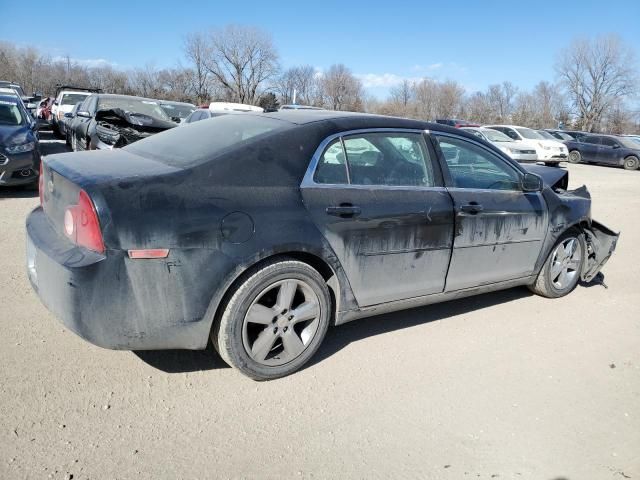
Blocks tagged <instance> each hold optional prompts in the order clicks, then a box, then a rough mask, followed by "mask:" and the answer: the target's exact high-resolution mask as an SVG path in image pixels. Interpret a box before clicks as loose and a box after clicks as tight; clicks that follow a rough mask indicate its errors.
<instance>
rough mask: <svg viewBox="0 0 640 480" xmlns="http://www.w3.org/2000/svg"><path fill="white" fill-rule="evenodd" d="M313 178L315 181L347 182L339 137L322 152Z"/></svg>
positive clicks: (329, 182) (345, 166)
mask: <svg viewBox="0 0 640 480" xmlns="http://www.w3.org/2000/svg"><path fill="white" fill-rule="evenodd" d="M313 179H314V181H315V182H316V183H327V184H345V183H349V177H348V176H347V164H346V161H345V155H344V151H343V150H342V143H341V142H340V139H339V138H338V139H337V140H334V141H333V142H331V143H330V144H329V146H328V147H327V149H326V150H325V151H324V153H323V154H322V157H320V161H319V162H318V167H317V168H316V173H315V175H314V177H313Z"/></svg>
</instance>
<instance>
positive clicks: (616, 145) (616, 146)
mask: <svg viewBox="0 0 640 480" xmlns="http://www.w3.org/2000/svg"><path fill="white" fill-rule="evenodd" d="M611 148H620V145H618V144H617V143H616V144H615V145H611Z"/></svg>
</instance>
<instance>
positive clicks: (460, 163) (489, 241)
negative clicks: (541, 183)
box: [432, 133, 547, 291]
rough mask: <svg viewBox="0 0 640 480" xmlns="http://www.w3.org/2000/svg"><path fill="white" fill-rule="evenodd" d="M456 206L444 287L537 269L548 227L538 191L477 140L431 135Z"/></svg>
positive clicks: (511, 276)
mask: <svg viewBox="0 0 640 480" xmlns="http://www.w3.org/2000/svg"><path fill="white" fill-rule="evenodd" d="M432 138H433V139H434V143H435V145H436V147H437V148H438V149H439V150H440V151H441V152H445V151H448V152H452V151H457V154H456V155H452V154H451V153H449V154H445V153H441V159H442V161H443V165H444V166H443V168H446V170H445V182H446V185H447V189H448V191H449V193H450V194H451V196H452V198H453V202H454V208H455V233H454V241H453V253H452V257H451V264H450V266H449V273H448V275H447V282H446V291H453V290H460V289H464V288H470V287H476V286H480V285H485V284H490V283H495V282H500V281H506V280H512V279H517V278H521V277H526V276H528V275H530V274H532V273H533V271H534V266H535V263H536V260H537V259H538V255H539V253H540V249H541V248H542V242H543V241H544V237H545V234H546V231H547V211H546V206H545V203H544V200H543V198H542V195H541V194H540V193H539V192H523V191H522V188H521V186H520V185H521V173H520V172H519V171H518V170H517V169H516V168H515V167H514V166H512V165H510V164H509V163H508V162H507V161H506V160H504V159H503V158H501V157H500V156H499V155H497V154H496V153H495V152H493V151H491V150H490V149H489V148H486V147H485V146H484V145H482V144H481V143H479V142H476V141H474V140H471V139H467V138H462V137H458V136H455V135H451V134H444V133H432Z"/></svg>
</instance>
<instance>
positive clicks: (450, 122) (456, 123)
mask: <svg viewBox="0 0 640 480" xmlns="http://www.w3.org/2000/svg"><path fill="white" fill-rule="evenodd" d="M436 123H439V124H440V125H449V126H450V127H455V128H460V127H479V126H480V125H479V124H477V123H473V122H468V121H466V120H459V119H455V118H452V119H447V118H440V119H437V120H436Z"/></svg>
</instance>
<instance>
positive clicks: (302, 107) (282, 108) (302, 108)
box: [279, 105, 322, 110]
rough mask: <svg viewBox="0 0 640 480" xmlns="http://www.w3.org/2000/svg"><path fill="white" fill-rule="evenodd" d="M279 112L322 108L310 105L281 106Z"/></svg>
mask: <svg viewBox="0 0 640 480" xmlns="http://www.w3.org/2000/svg"><path fill="white" fill-rule="evenodd" d="M279 110H322V108H320V107H312V106H310V105H282V106H281V107H280V108H279Z"/></svg>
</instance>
